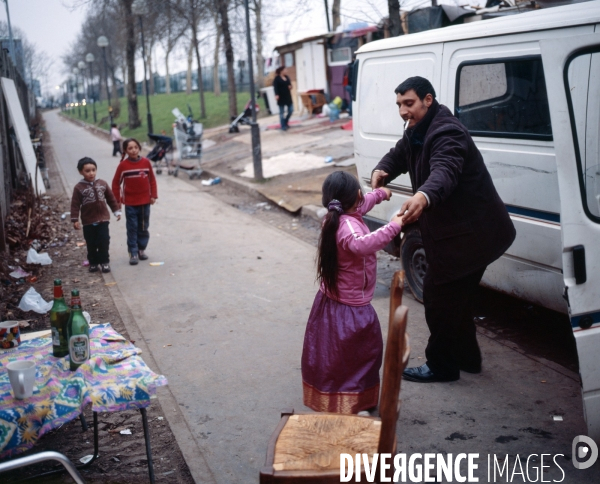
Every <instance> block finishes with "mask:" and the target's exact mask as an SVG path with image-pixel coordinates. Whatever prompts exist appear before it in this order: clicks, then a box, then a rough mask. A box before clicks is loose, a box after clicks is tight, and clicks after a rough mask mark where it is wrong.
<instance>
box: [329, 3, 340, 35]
mask: <svg viewBox="0 0 600 484" xmlns="http://www.w3.org/2000/svg"><path fill="white" fill-rule="evenodd" d="M341 2H342V0H333V5H332V6H331V19H332V20H333V25H332V29H333V31H335V30H336V29H337V28H338V27H339V26H340V24H341V21H340V4H341Z"/></svg>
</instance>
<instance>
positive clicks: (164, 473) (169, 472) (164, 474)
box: [162, 471, 175, 476]
mask: <svg viewBox="0 0 600 484" xmlns="http://www.w3.org/2000/svg"><path fill="white" fill-rule="evenodd" d="M174 472H175V471H167V472H163V473H162V475H163V476H168V475H170V474H173V473H174Z"/></svg>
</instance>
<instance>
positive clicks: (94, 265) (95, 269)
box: [89, 264, 98, 272]
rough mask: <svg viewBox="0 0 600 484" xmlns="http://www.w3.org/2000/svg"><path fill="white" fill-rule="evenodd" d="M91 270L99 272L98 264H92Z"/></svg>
mask: <svg viewBox="0 0 600 484" xmlns="http://www.w3.org/2000/svg"><path fill="white" fill-rule="evenodd" d="M89 271H90V272H98V264H90V268H89Z"/></svg>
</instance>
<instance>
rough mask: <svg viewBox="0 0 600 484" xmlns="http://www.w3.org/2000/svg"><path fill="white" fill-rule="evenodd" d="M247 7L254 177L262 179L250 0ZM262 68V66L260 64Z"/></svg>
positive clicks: (246, 0) (245, 1)
mask: <svg viewBox="0 0 600 484" xmlns="http://www.w3.org/2000/svg"><path fill="white" fill-rule="evenodd" d="M244 8H245V9H246V42H247V43H248V75H249V76H250V109H251V111H252V122H251V123H250V132H251V134H252V164H253V165H254V179H255V180H262V179H263V172H262V154H261V151H260V131H259V128H258V123H257V122H256V98H255V95H256V93H255V92H254V72H253V67H252V38H251V37H250V9H249V8H248V0H244ZM259 68H261V66H259Z"/></svg>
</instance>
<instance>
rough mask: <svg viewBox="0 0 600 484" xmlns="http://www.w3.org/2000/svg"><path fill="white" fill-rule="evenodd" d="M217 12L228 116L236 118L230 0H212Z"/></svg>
mask: <svg viewBox="0 0 600 484" xmlns="http://www.w3.org/2000/svg"><path fill="white" fill-rule="evenodd" d="M214 2H215V5H216V7H217V12H218V14H219V18H220V20H221V31H222V32H223V44H224V45H223V47H224V48H225V60H226V61H227V96H228V98H229V116H232V117H235V116H237V94H236V89H235V72H234V68H233V65H234V64H233V62H234V59H233V43H232V40H231V30H230V28H229V3H230V0H214Z"/></svg>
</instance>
